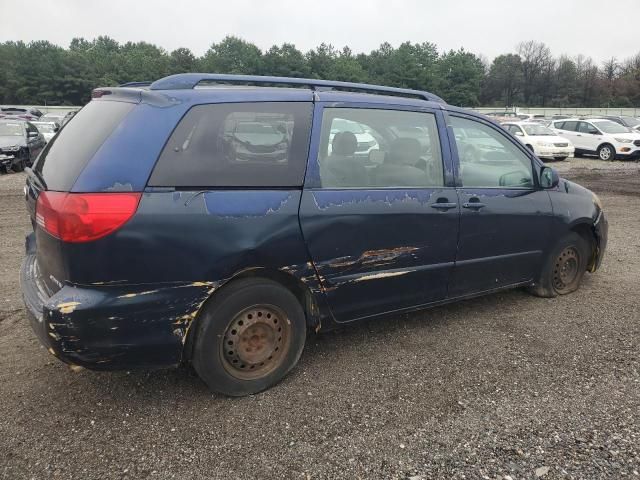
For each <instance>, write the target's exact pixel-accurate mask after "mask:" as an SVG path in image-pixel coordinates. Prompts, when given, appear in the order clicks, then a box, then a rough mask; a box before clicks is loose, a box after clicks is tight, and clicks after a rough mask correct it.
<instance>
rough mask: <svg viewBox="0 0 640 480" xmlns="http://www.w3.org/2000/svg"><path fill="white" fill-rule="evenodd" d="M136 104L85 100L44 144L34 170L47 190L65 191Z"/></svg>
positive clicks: (69, 188)
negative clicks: (70, 118) (71, 117)
mask: <svg viewBox="0 0 640 480" xmlns="http://www.w3.org/2000/svg"><path fill="white" fill-rule="evenodd" d="M135 105H136V104H134V103H126V102H111V101H93V102H89V103H88V104H87V105H86V106H85V107H84V108H83V109H82V110H80V111H79V112H78V114H77V115H76V116H75V117H74V118H73V121H71V122H69V123H67V124H66V125H65V126H64V128H63V129H62V130H60V132H59V133H58V135H56V136H55V137H53V139H52V140H51V141H50V142H49V143H48V144H47V146H46V147H45V149H44V150H43V151H42V154H41V155H40V157H39V158H38V162H37V163H36V165H35V167H34V168H35V170H36V171H38V172H40V173H41V174H42V177H43V178H44V181H45V182H46V183H47V188H48V189H49V190H56V191H69V190H71V187H72V186H73V184H74V182H75V181H76V179H77V178H78V175H80V172H81V171H82V169H83V168H84V167H85V166H86V164H87V163H88V162H89V160H90V159H91V158H92V157H93V155H94V154H95V153H96V152H97V151H98V149H99V148H100V146H101V145H102V144H103V143H104V141H105V140H106V139H107V138H108V137H109V135H111V132H113V131H114V130H115V128H116V127H117V126H118V125H119V124H120V122H121V121H122V119H123V118H124V117H125V116H126V115H127V113H129V112H130V111H131V110H132V109H133V108H134V107H135Z"/></svg>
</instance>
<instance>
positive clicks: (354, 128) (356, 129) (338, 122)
mask: <svg viewBox="0 0 640 480" xmlns="http://www.w3.org/2000/svg"><path fill="white" fill-rule="evenodd" d="M331 130H332V131H338V132H351V133H364V129H363V128H362V125H360V124H359V123H356V122H352V121H350V120H343V119H341V118H336V119H335V120H334V121H333V124H332V125H331Z"/></svg>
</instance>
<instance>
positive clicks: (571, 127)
mask: <svg viewBox="0 0 640 480" xmlns="http://www.w3.org/2000/svg"><path fill="white" fill-rule="evenodd" d="M562 130H567V131H569V132H575V131H577V130H578V122H576V121H571V122H564V125H563V126H562Z"/></svg>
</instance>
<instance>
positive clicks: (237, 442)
mask: <svg viewBox="0 0 640 480" xmlns="http://www.w3.org/2000/svg"><path fill="white" fill-rule="evenodd" d="M555 166H556V167H557V168H558V169H559V170H560V171H561V172H562V175H564V176H567V177H568V178H572V179H576V180H578V181H579V182H581V183H583V184H584V185H585V186H587V187H589V188H591V189H593V190H594V191H596V192H597V193H598V194H599V195H600V198H601V199H602V201H603V203H604V205H605V209H606V211H607V214H608V218H609V222H610V239H609V250H608V252H607V256H606V258H605V263H604V265H603V268H602V269H601V270H600V271H599V272H598V273H596V274H595V275H587V277H586V279H585V283H584V285H583V288H582V289H581V290H580V291H579V292H577V293H575V294H573V295H569V296H565V297H562V298H557V299H551V300H549V299H540V298H534V297H532V296H529V295H527V294H526V293H524V292H522V291H512V292H507V293H502V294H497V295H492V296H488V297H485V298H480V299H475V300H470V301H466V302H462V303H459V304H456V305H450V306H446V307H441V308H437V309H433V310H430V311H426V312H421V313H418V314H413V315H408V316H401V317H397V318H393V319H389V320H386V321H377V322H369V323H366V324H360V325H355V326H352V327H349V328H345V329H343V330H341V331H338V332H333V333H327V334H321V335H318V336H311V337H310V338H309V340H308V344H307V349H306V351H305V353H304V355H303V358H302V360H301V363H300V365H299V366H298V367H297V368H296V369H295V370H294V372H293V373H292V374H291V375H289V376H288V377H287V378H286V379H285V380H284V381H283V382H282V383H281V384H280V385H278V386H277V387H276V388H273V389H271V390H269V391H268V392H265V393H263V394H260V395H256V396H252V397H247V398H241V399H229V398H223V397H219V396H215V395H212V394H211V393H209V392H208V391H207V389H206V388H205V386H204V384H203V383H202V382H201V381H199V380H198V379H197V378H196V377H194V376H193V375H192V374H190V373H189V372H188V371H186V370H169V371H166V370H165V371H153V372H148V371H136V372H118V373H95V372H90V371H86V370H83V371H80V372H72V371H71V370H70V369H69V368H67V367H66V366H65V365H64V364H62V363H60V362H58V361H57V360H55V359H54V358H52V357H51V356H50V355H49V354H48V353H47V352H46V351H45V350H44V349H43V348H42V347H40V345H39V344H38V342H37V341H36V339H35V337H34V335H33V334H32V332H31V331H30V329H29V327H28V325H27V322H26V318H25V315H24V310H23V306H22V303H21V299H20V291H19V287H18V269H19V262H20V260H21V257H22V253H23V235H24V233H25V232H26V231H27V230H28V228H29V224H28V220H27V217H26V214H25V210H24V205H23V201H22V194H21V190H22V185H23V183H24V177H23V175H22V174H13V175H8V176H2V177H0V201H1V202H2V208H1V209H0V252H2V253H1V254H0V259H1V260H0V289H1V291H2V292H3V294H4V295H3V298H2V299H0V352H1V355H2V356H1V361H0V476H1V477H3V478H10V479H20V478H38V479H40V478H46V479H58V478H59V479H93V478H100V479H106V478H146V477H150V478H159V479H160V478H161V479H164V478H178V479H180V478H190V479H204V478H225V479H235V478H256V479H267V478H301V479H319V478H354V479H356V478H375V479H377V478H385V479H387V478H391V479H393V478H397V479H405V478H412V477H413V478H416V479H421V478H424V479H426V478H468V479H476V478H484V479H502V480H508V479H509V478H511V479H513V480H515V479H523V478H545V479H549V478H575V479H593V478H616V479H619V478H640V476H639V475H640V418H639V414H638V412H640V373H639V368H638V364H639V351H640V348H639V341H638V340H639V338H640V337H639V333H640V308H639V306H638V300H637V299H638V293H637V291H636V290H637V287H638V285H640V258H639V256H638V254H637V252H638V248H639V247H640V210H639V209H638V202H639V201H640V166H639V165H638V164H635V163H621V162H616V163H613V164H606V163H603V162H599V161H597V160H593V159H570V160H567V161H565V162H562V163H560V164H555Z"/></svg>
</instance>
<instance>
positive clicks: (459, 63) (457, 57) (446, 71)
mask: <svg viewBox="0 0 640 480" xmlns="http://www.w3.org/2000/svg"><path fill="white" fill-rule="evenodd" d="M437 72H438V83H437V88H436V93H438V94H439V95H440V96H441V97H443V98H444V99H445V100H446V101H447V102H448V103H451V104H453V105H460V106H464V107H477V106H478V105H480V86H481V82H482V79H483V76H484V64H483V63H482V60H480V58H478V57H477V56H476V55H474V54H473V53H470V52H467V51H465V50H464V49H460V50H457V51H454V50H451V51H450V52H448V53H445V54H444V55H442V56H441V57H440V59H439V60H438V69H437Z"/></svg>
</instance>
